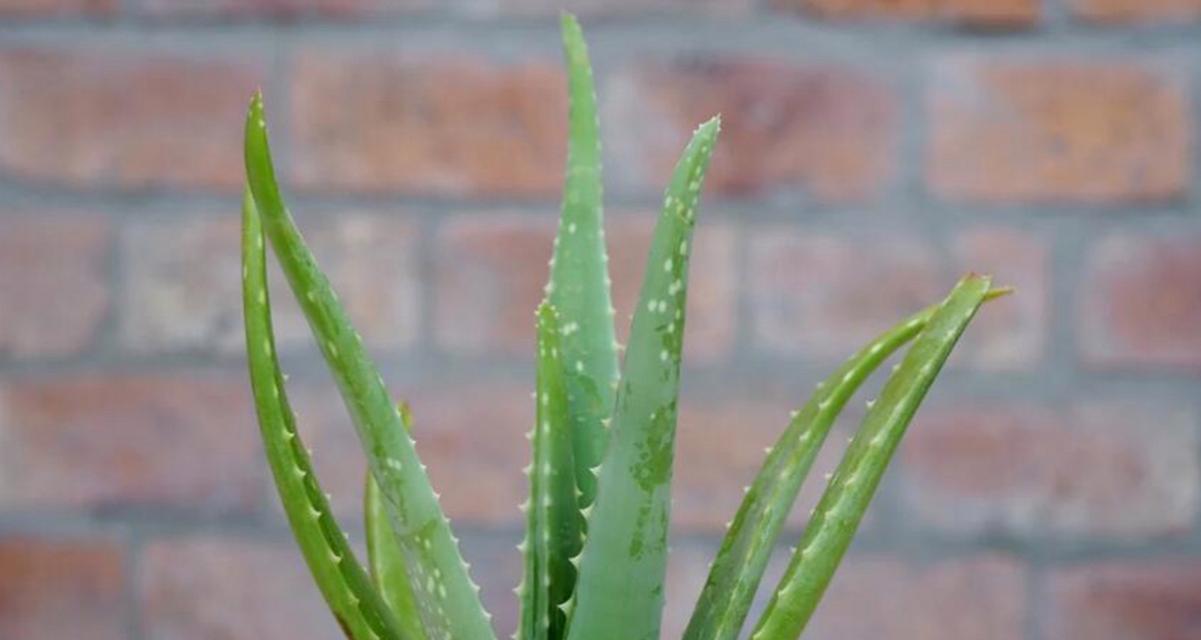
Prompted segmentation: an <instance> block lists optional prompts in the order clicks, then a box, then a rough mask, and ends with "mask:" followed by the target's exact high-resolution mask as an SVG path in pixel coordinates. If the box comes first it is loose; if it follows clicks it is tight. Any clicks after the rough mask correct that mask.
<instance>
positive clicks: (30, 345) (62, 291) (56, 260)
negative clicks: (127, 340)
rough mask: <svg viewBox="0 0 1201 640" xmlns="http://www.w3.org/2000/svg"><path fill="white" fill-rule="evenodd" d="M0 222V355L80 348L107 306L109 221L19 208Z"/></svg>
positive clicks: (41, 354) (57, 354)
mask: <svg viewBox="0 0 1201 640" xmlns="http://www.w3.org/2000/svg"><path fill="white" fill-rule="evenodd" d="M0 215H2V214H0ZM3 226H4V229H3V232H0V356H2V355H5V354H7V355H11V356H14V357H17V358H21V359H31V358H36V357H55V358H57V357H62V356H69V355H73V354H77V353H79V352H81V351H84V350H86V349H87V348H88V347H89V346H90V345H91V344H92V343H93V341H94V340H95V338H96V336H97V333H98V332H99V331H100V326H101V323H102V322H103V321H104V317H105V314H106V313H107V311H108V306H109V297H110V293H109V283H108V280H107V278H106V271H107V263H108V258H109V254H110V251H111V244H112V238H111V236H112V234H111V230H110V225H109V223H108V220H107V219H106V218H104V217H103V216H98V215H57V214H47V215H36V216H35V215H33V214H20V215H17V216H12V217H10V218H9V219H8V220H6V221H4V222H3Z"/></svg>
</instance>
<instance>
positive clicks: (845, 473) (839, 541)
mask: <svg viewBox="0 0 1201 640" xmlns="http://www.w3.org/2000/svg"><path fill="white" fill-rule="evenodd" d="M988 294H989V279H988V278H987V277H982V276H976V275H970V276H967V277H965V278H964V279H963V280H961V281H960V282H959V284H958V285H956V287H955V289H954V290H953V291H952V292H951V295H950V296H949V297H948V298H947V299H946V300H945V301H944V302H943V303H942V305H941V306H940V307H939V308H938V310H937V311H935V312H934V315H933V316H932V317H931V318H930V319H929V321H928V322H927V324H926V327H925V328H924V329H923V330H922V332H921V333H920V334H919V335H918V337H917V339H916V340H915V342H914V344H913V346H912V347H910V349H909V352H908V353H907V354H906V355H905V358H904V359H903V360H902V361H901V364H900V366H899V367H898V368H897V369H896V371H895V372H894V373H893V374H892V375H891V376H890V377H889V379H888V382H886V383H885V385H884V389H883V391H882V392H881V393H880V397H879V400H878V401H875V402H870V403H869V407H870V408H869V409H868V412H867V415H866V416H865V417H864V419H863V423H862V425H861V426H860V428H859V431H858V433H857V434H856V435H855V438H854V439H853V440H852V441H851V444H850V445H849V447H848V448H847V451H846V454H845V455H844V456H843V459H842V462H841V463H840V464H839V465H838V469H837V470H836V471H835V472H834V475H833V476H832V478H831V479H830V483H829V485H828V486H827V488H826V491H825V493H824V494H823V495H822V497H821V500H820V501H819V502H818V505H817V508H816V509H815V510H814V512H813V516H812V518H811V519H810V520H809V523H808V525H807V526H806V527H805V533H804V535H803V537H802V538H801V543H800V544H799V545H798V546H797V549H796V551H795V552H794V553H793V556H792V560H791V562H790V564H789V565H788V568H787V570H786V571H785V573H784V577H783V578H781V580H780V584H779V585H778V587H777V588H776V591H775V594H774V595H773V596H772V599H771V601H770V602H769V603H768V606H767V610H766V611H765V612H764V613H763V616H762V617H761V618H760V620H759V624H758V625H757V626H756V627H755V631H754V633H753V634H752V635H751V638H752V639H753V640H787V639H789V638H797V637H799V636H800V634H801V632H802V631H803V630H804V628H805V625H806V624H807V623H808V622H809V618H810V616H812V614H813V611H814V609H816V607H817V604H818V602H819V601H820V600H821V597H822V594H823V593H824V592H825V590H826V587H827V586H828V585H829V583H830V579H831V578H832V577H833V575H834V571H835V570H836V569H837V568H838V564H839V563H840V562H841V561H842V557H843V555H844V554H845V553H846V550H847V548H848V547H849V546H850V544H851V539H852V538H853V537H854V535H855V531H856V530H857V529H858V527H859V522H860V521H861V520H862V519H863V514H864V512H866V511H867V507H868V504H869V503H870V501H871V499H872V496H873V495H874V494H875V491H876V488H877V487H878V486H879V484H880V479H881V478H882V477H883V475H884V471H885V469H886V468H887V467H888V463H889V461H890V460H891V459H892V456H893V454H894V453H895V451H896V448H897V445H898V444H899V443H900V441H901V436H903V435H904V433H905V430H906V428H907V427H908V426H909V422H910V421H911V420H912V419H913V416H914V414H915V413H916V412H917V409H918V406H919V405H920V404H921V402H922V400H923V399H924V398H925V396H926V393H927V391H929V389H930V386H931V385H933V383H934V379H935V378H936V377H937V376H938V373H939V371H940V370H941V369H942V366H943V364H944V363H945V362H946V360H947V357H948V356H950V354H951V350H952V349H953V348H954V346H955V343H956V342H957V341H958V340H959V336H960V335H962V333H963V331H964V329H965V328H967V325H968V323H969V322H971V319H972V317H973V316H974V315H975V314H976V310H977V309H979V307H980V304H981V303H982V302H983V301H984V300H985V298H986V297H987V296H988Z"/></svg>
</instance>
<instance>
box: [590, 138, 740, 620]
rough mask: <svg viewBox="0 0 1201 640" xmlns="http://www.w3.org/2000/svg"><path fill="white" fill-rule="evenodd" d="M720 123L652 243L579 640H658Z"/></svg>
mask: <svg viewBox="0 0 1201 640" xmlns="http://www.w3.org/2000/svg"><path fill="white" fill-rule="evenodd" d="M718 129H719V120H718V118H714V119H713V120H710V121H709V122H707V123H705V124H703V125H701V126H700V128H698V129H697V131H696V133H695V134H694V135H693V138H692V141H691V142H689V144H688V146H687V148H685V149H684V154H683V157H682V158H681V159H680V162H679V164H678V165H676V169H675V173H674V175H673V177H672V181H671V185H670V186H669V187H668V188H667V193H666V196H665V198H664V204H663V212H662V214H661V215H660V216H659V221H658V224H657V225H656V228H655V233H654V236H653V238H652V240H651V250H650V258H649V259H648V262H647V266H646V275H645V277H644V279H643V282H642V293H641V296H640V298H639V302H638V309H637V310H636V311H635V313H634V321H633V325H632V327H631V330H630V344H629V348H628V350H627V351H626V357H625V363H624V367H623V375H622V378H621V383H620V385H619V387H618V391H617V398H616V401H615V406H614V411H613V425H612V431H611V433H610V441H609V445H608V451H607V453H606V456H605V461H604V465H603V466H602V468H601V472H600V476H599V478H598V485H597V496H596V503H595V504H594V505H593V511H592V515H591V516H590V518H589V520H588V538H587V540H586V541H585V543H584V551H583V557H582V559H581V563H580V574H579V578H578V582H577V585H576V601H575V609H574V611H573V612H572V617H571V620H570V622H569V624H568V636H567V637H568V638H570V639H571V640H593V639H596V640H611V639H612V638H623V639H624V640H657V639H658V637H659V624H660V618H661V615H662V608H663V601H664V593H663V581H664V577H665V573H666V569H667V527H668V518H669V511H670V501H671V496H670V493H671V469H672V458H673V456H674V450H675V427H676V400H677V395H678V392H679V376H680V355H681V349H682V347H683V344H684V340H683V334H684V307H685V300H686V291H687V288H686V287H685V284H684V283H685V280H686V279H687V275H688V258H689V253H690V247H691V240H692V230H693V227H694V225H695V214H696V206H697V201H698V199H699V198H700V191H701V184H702V182H703V180H704V176H705V171H706V169H707V168H708V164H709V157H710V154H711V153H712V151H713V144H714V142H715V140H716V138H717V133H718Z"/></svg>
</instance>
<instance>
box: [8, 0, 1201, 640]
mask: <svg viewBox="0 0 1201 640" xmlns="http://www.w3.org/2000/svg"><path fill="white" fill-rule="evenodd" d="M558 4H559V3H555V2H551V1H550V0H510V1H508V2H501V1H499V0H491V1H490V0H441V1H439V0H242V1H238V0H209V1H204V0H0V638H4V639H5V640H30V639H39V640H40V639H52V638H53V639H57V638H68V637H86V638H92V639H101V640H107V639H109V638H130V639H134V640H192V639H195V640H201V639H204V640H208V639H222V640H241V639H247V640H249V639H255V640H273V639H283V638H290V639H305V640H307V639H309V638H313V639H318V638H332V637H335V636H336V630H335V629H334V627H333V624H332V622H331V619H330V617H329V616H328V614H326V612H325V611H324V609H323V608H322V607H321V605H320V603H319V601H318V597H317V595H316V591H315V589H314V588H313V587H312V586H311V585H310V584H309V583H308V578H307V575H306V571H305V569H304V567H303V565H302V563H301V561H300V558H299V554H298V553H297V552H296V550H295V549H294V546H293V545H292V543H291V541H290V539H289V534H288V532H287V529H286V525H285V524H284V522H283V518H282V514H281V511H280V509H279V507H278V506H277V505H276V502H275V498H274V495H273V494H272V489H271V487H270V484H269V481H268V478H267V473H266V470H265V465H264V463H263V461H262V455H261V452H260V448H259V447H260V446H259V442H258V435H257V431H256V428H255V426H254V423H253V419H252V413H251V408H250V406H249V398H248V391H247V384H246V380H245V373H244V370H243V362H242V357H241V348H242V347H241V327H240V323H241V320H240V311H239V306H240V302H239V296H238V286H239V285H238V269H239V266H238V256H237V251H238V247H237V235H238V230H237V225H238V214H237V200H238V191H239V188H240V181H241V175H242V167H241V159H240V158H241V154H240V148H239V147H240V145H239V134H240V131H241V117H242V114H243V109H244V106H245V104H246V101H247V99H248V97H249V95H250V92H251V91H252V89H253V88H254V87H256V86H260V85H261V86H262V87H263V88H264V91H265V93H266V96H267V102H268V108H269V111H270V114H271V117H272V132H273V134H274V136H275V139H276V141H277V145H278V154H277V157H278V158H279V160H280V162H281V165H282V166H281V167H280V169H281V172H282V175H283V176H284V177H285V179H286V182H287V187H288V190H289V192H290V195H291V199H292V204H293V208H294V209H295V210H296V211H297V212H298V214H299V215H300V217H301V224H302V226H303V228H304V229H305V231H306V233H307V235H308V237H309V238H310V240H311V241H312V243H313V245H314V247H315V250H316V252H317V254H318V257H319V258H320V259H321V260H322V262H323V264H324V265H325V266H326V268H327V270H328V271H329V273H330V275H331V277H332V278H333V280H334V282H335V284H336V286H337V287H338V289H339V291H340V292H341V293H342V297H343V299H344V300H345V302H346V304H347V305H348V306H349V308H350V311H351V314H352V315H353V316H354V318H355V320H356V322H357V323H358V324H359V326H360V328H361V329H362V333H363V335H364V336H365V339H366V340H367V342H368V343H369V344H370V346H371V348H372V350H373V353H375V354H378V356H379V358H380V360H381V362H382V363H383V366H384V370H385V375H386V377H387V379H388V381H389V383H391V385H392V386H393V387H394V388H395V389H397V390H398V392H399V393H403V394H404V395H405V396H407V397H408V398H409V399H411V401H412V403H413V405H414V409H415V413H416V420H417V425H416V432H417V434H418V436H417V437H418V441H419V447H420V452H421V454H422V455H423V457H424V458H425V459H426V460H427V461H428V463H429V467H430V472H431V473H432V474H433V476H434V479H435V481H436V482H437V484H438V485H439V486H440V487H441V488H442V491H443V496H444V502H445V504H446V506H447V508H448V509H449V510H450V512H451V515H452V517H453V519H454V520H455V522H456V524H457V525H458V527H459V528H460V529H461V530H462V532H463V534H464V539H465V545H466V552H467V554H468V555H469V556H470V559H471V561H472V564H473V565H474V567H475V568H476V572H477V577H478V578H479V579H480V581H481V583H482V584H483V585H484V590H485V596H486V600H487V601H488V603H489V605H490V608H491V609H492V610H493V611H494V612H496V614H497V618H498V620H499V623H500V625H501V626H502V627H505V628H506V630H507V628H511V627H512V625H513V624H514V603H513V599H512V595H511V594H510V592H509V591H510V589H511V587H512V586H513V585H514V584H516V574H517V572H518V571H519V563H518V561H517V553H516V551H514V550H513V548H512V544H513V543H514V542H516V540H517V537H518V535H519V529H520V523H519V520H518V517H517V516H518V512H517V510H516V508H515V507H516V505H517V503H518V502H519V501H520V500H521V498H522V495H523V494H524V492H525V485H524V480H523V477H522V476H521V474H520V471H519V470H520V468H521V467H522V466H523V465H524V463H525V461H526V458H527V452H526V448H525V447H526V442H525V440H524V439H523V438H521V436H520V434H521V433H522V432H523V431H524V430H525V428H526V427H527V426H528V424H529V422H530V420H531V414H532V406H531V402H530V400H529V395H528V392H529V390H530V388H531V381H532V371H531V368H530V363H531V361H532V357H531V350H532V345H531V337H532V330H533V327H532V319H531V316H530V312H531V310H532V309H533V306H534V304H535V302H536V301H537V298H538V296H539V289H540V285H541V284H542V282H543V280H544V278H545V271H546V259H547V258H548V257H549V252H550V238H551V234H552V233H553V224H554V216H555V214H556V211H557V204H556V194H557V190H558V185H559V181H560V177H561V171H562V164H563V156H564V148H563V145H564V140H563V132H564V128H565V116H564V109H565V106H564V103H565V99H564V95H563V93H564V89H563V77H562V71H561V69H560V60H559V52H558V36H557V32H556V24H555V23H556V21H555V20H554V16H555V13H556V11H557V5H558ZM569 4H571V5H573V8H574V9H576V10H578V11H579V12H581V13H582V14H583V15H584V17H585V25H586V27H587V28H588V34H589V36H590V40H591V42H592V45H593V52H594V56H595V58H596V64H597V78H598V83H599V89H600V101H601V108H602V125H603V128H604V136H605V150H606V155H607V158H606V159H607V168H606V170H607V173H606V179H607V187H608V188H607V193H606V196H607V198H608V211H609V228H610V234H609V238H610V243H611V245H612V247H611V252H612V254H613V261H612V263H611V264H612V266H613V270H614V273H613V280H614V287H615V295H616V298H617V306H618V307H619V316H618V317H619V318H621V319H624V318H625V317H626V314H627V313H628V312H629V310H630V307H631V305H632V300H633V297H634V296H635V294H636V286H637V279H638V277H639V274H640V272H641V263H640V261H641V260H642V256H643V252H644V250H645V249H646V245H647V242H648V234H649V224H650V220H651V218H650V216H651V212H652V211H653V210H654V207H655V205H656V195H657V194H658V193H659V191H660V189H661V187H662V185H663V184H664V181H665V178H666V175H667V172H668V169H669V167H670V164H671V162H672V161H673V159H674V156H675V154H676V153H677V151H678V149H679V148H680V146H681V144H682V142H683V140H684V137H685V136H686V134H687V132H688V131H689V130H690V129H691V128H692V127H693V125H694V124H695V123H697V122H698V121H700V120H701V119H702V118H704V117H706V116H708V115H710V114H712V113H714V112H718V111H720V112H722V113H723V114H724V116H725V123H726V130H725V132H724V133H723V136H722V139H721V142H720V145H719V148H718V151H717V155H716V157H715V159H714V163H713V171H712V176H711V179H710V182H709V188H708V190H707V194H706V197H705V205H704V207H703V221H702V223H701V226H700V230H699V237H698V239H697V253H696V260H694V264H695V266H694V269H693V288H692V295H691V300H690V304H691V305H692V307H691V309H692V310H691V316H690V320H689V325H688V331H689V336H688V343H687V351H688V356H689V357H688V359H687V362H688V368H687V371H686V374H685V382H684V385H685V391H684V403H683V411H682V416H681V422H680V441H679V455H678V460H679V462H678V471H677V483H676V484H677V486H676V501H675V511H674V514H673V515H674V516H675V520H676V528H675V534H676V541H675V544H674V557H673V560H672V567H671V585H670V590H669V596H670V598H669V599H670V600H671V606H670V610H669V613H668V618H669V628H670V630H671V635H667V636H666V637H675V636H676V635H678V631H679V629H680V628H681V627H682V624H683V622H684V620H685V619H686V615H687V611H688V609H689V607H690V605H691V602H692V600H693V599H694V598H695V595H696V592H697V589H698V587H699V583H700V582H701V581H702V580H703V578H704V574H705V565H706V562H707V560H708V558H709V555H710V553H711V552H712V549H713V547H714V545H715V543H716V542H717V541H718V540H719V539H720V534H721V531H722V524H723V523H724V521H725V520H727V519H728V518H729V516H730V514H731V513H732V512H733V509H734V508H735V506H736V504H737V502H738V500H739V499H740V497H741V487H742V486H743V485H744V484H746V483H747V482H748V480H749V479H750V478H751V476H752V474H753V473H754V471H755V469H756V467H757V465H758V463H759V461H760V455H761V450H762V447H763V446H764V445H766V444H768V443H770V442H771V441H772V440H773V438H774V437H775V435H776V434H777V433H778V432H779V430H780V429H781V428H782V427H783V425H784V423H785V421H786V418H787V415H788V411H789V410H790V409H791V408H793V407H796V406H797V405H798V404H799V403H800V402H801V401H802V400H803V397H804V394H805V393H806V392H807V390H809V389H810V388H811V387H812V384H813V383H814V381H815V379H816V377H817V376H818V375H819V374H820V373H821V372H823V371H827V370H829V369H830V368H831V367H832V366H834V365H835V364H836V363H837V362H838V360H839V359H840V358H841V357H843V356H844V355H846V354H847V353H849V351H850V350H852V349H853V348H854V347H856V346H857V345H858V344H859V343H861V342H862V341H863V340H865V339H866V338H867V337H868V336H870V335H872V334H873V333H874V332H876V331H878V330H880V329H881V328H882V327H884V326H887V325H888V324H889V323H890V322H891V321H893V320H895V319H898V318H899V317H901V316H902V315H903V314H905V313H907V312H910V311H913V310H915V309H917V308H919V307H920V306H922V305H923V304H925V303H927V302H929V301H931V300H934V299H936V298H937V297H938V296H939V295H940V294H941V293H942V292H943V291H945V290H946V289H947V288H948V287H949V286H950V285H951V284H952V282H953V281H954V278H955V276H956V274H958V273H959V272H962V271H964V270H967V269H977V270H982V271H990V272H993V273H994V274H995V275H996V276H997V277H998V279H999V280H1000V281H1002V282H1006V283H1012V284H1015V285H1017V286H1018V288H1019V290H1020V292H1019V295H1017V296H1015V297H1011V298H1009V299H1007V300H1005V301H1002V302H997V303H995V304H992V305H990V306H989V308H988V309H987V310H986V311H985V312H984V313H983V314H982V316H981V317H980V320H979V321H978V322H977V323H976V325H975V326H973V328H972V329H971V330H970V332H969V335H968V336H967V337H966V338H965V340H964V342H963V344H962V346H961V350H960V353H959V354H958V355H957V356H956V357H955V359H954V361H953V364H952V366H951V368H950V371H949V372H948V374H947V375H945V376H944V378H943V379H942V380H940V381H939V383H938V385H937V386H936V389H935V391H934V393H933V394H932V396H931V397H930V399H929V401H928V404H927V406H926V407H925V408H924V409H923V411H922V412H921V414H920V416H919V418H918V420H917V423H916V424H915V425H914V428H913V430H912V433H911V435H910V437H909V438H908V440H907V441H906V443H905V444H904V446H903V448H902V451H901V453H900V455H899V457H898V460H897V464H896V465H895V467H894V468H893V470H892V471H891V472H890V474H889V477H888V480H887V482H886V483H885V486H884V488H883V489H882V492H881V494H880V496H879V498H878V499H877V501H876V503H875V505H874V507H873V509H872V511H871V514H870V516H869V518H868V520H867V522H866V524H865V527H864V530H863V532H862V535H861V537H860V539H859V541H858V543H857V544H856V547H855V549H854V551H853V553H852V555H851V557H850V558H849V560H848V562H847V564H846V565H845V567H844V569H843V571H842V573H841V574H840V576H839V578H838V579H837V580H836V582H835V584H834V585H833V587H832V588H831V591H830V594H829V597H828V598H827V600H826V602H825V604H824V606H823V608H822V609H821V611H820V614H819V616H818V618H817V619H816V620H815V622H814V626H813V630H812V633H811V634H810V635H811V637H813V638H817V639H835V638H837V639H840V640H860V639H866V638H873V639H874V638H890V639H895V640H918V639H921V640H1009V639H1021V640H1055V639H1060V638H1062V639H1064V640H1085V639H1087V640H1130V639H1139V640H1183V639H1185V638H1197V637H1201V596H1199V595H1198V594H1201V526H1199V523H1201V520H1199V518H1201V514H1199V510H1201V393H1198V390H1199V388H1201V386H1199V383H1201V375H1199V374H1201V217H1199V216H1201V213H1199V211H1198V208H1197V207H1198V203H1199V202H1201V201H1199V200H1198V197H1199V195H1201V194H1198V192H1197V191H1198V190H1197V187H1196V185H1197V183H1198V178H1199V177H1201V168H1199V166H1198V162H1197V160H1196V158H1195V149H1196V144H1195V143H1196V139H1197V135H1198V134H1197V124H1198V122H1199V119H1198V118H1199V116H1201V89H1199V87H1198V83H1199V77H1201V76H1199V74H1201V46H1199V45H1198V44H1197V43H1198V41H1199V40H1198V38H1199V37H1201V2H1198V1H1196V0H903V1H884V0H609V1H601V0H579V1H576V2H572V3H569ZM286 298H287V296H277V298H276V299H277V300H281V301H284V300H286ZM281 304H282V305H283V306H284V309H282V310H281V311H280V312H279V313H278V317H277V321H278V324H279V335H280V341H281V344H280V347H281V351H282V353H283V354H284V359H285V364H286V368H287V369H288V370H289V372H290V373H292V374H293V375H292V380H293V386H294V387H295V395H296V396H297V397H298V399H299V400H298V404H299V413H300V415H301V420H302V423H303V428H304V429H305V430H306V432H307V434H308V437H309V439H310V440H311V441H312V444H313V447H314V449H315V451H316V463H317V465H318V467H319V470H320V472H321V474H322V477H323V478H324V480H325V482H326V484H327V485H328V486H329V488H330V489H331V490H332V492H333V494H334V500H335V504H336V505H337V508H338V510H339V512H340V513H341V514H342V515H343V516H344V517H345V518H346V519H348V520H347V521H348V522H350V523H353V524H354V526H353V528H354V530H355V532H356V536H355V537H356V539H357V538H358V537H360V536H358V533H359V532H360V531H361V528H360V527H359V526H358V524H357V522H358V520H357V511H358V508H357V504H358V500H359V484H360V481H361V478H362V462H361V460H360V459H359V452H358V448H357V444H356V442H355V441H354V439H353V436H352V433H351V429H350V428H349V425H348V424H347V420H346V417H345V415H344V413H343V411H342V409H341V407H340V406H339V404H338V401H337V398H336V394H335V393H334V392H333V390H332V388H331V385H330V383H329V380H328V378H327V377H326V375H325V373H324V372H323V370H322V368H321V366H320V364H319V362H318V357H317V355H316V353H315V351H314V350H313V349H312V347H311V344H310V342H309V338H308V336H307V330H306V329H305V327H304V325H303V321H302V319H301V318H300V316H299V314H298V312H297V310H296V308H295V307H294V306H292V305H290V304H287V303H286V302H281ZM850 413H851V415H850V416H848V419H847V420H846V421H844V424H842V425H841V426H840V427H838V428H839V429H840V432H841V433H842V434H843V435H846V433H849V430H850V429H851V428H852V427H853V426H854V424H855V423H854V420H855V418H857V417H858V415H860V414H861V413H862V411H861V410H858V409H857V410H852V411H850ZM834 441H841V439H840V438H837V439H832V442H834ZM835 453H836V452H830V454H829V455H825V456H823V458H822V461H821V464H822V465H823V466H824V467H825V468H828V467H829V466H830V465H832V464H834V463H835V462H836V460H837V458H836V455H835ZM823 470H824V469H819V470H818V474H819V475H817V476H816V477H818V478H820V472H821V471H823ZM817 494H818V488H817V487H809V488H807V489H806V490H805V491H804V492H803V498H802V501H801V502H802V504H801V505H799V506H798V508H797V509H796V511H797V513H798V514H803V513H805V512H806V511H808V506H807V505H808V504H810V503H812V502H813V501H814V500H815V498H816V496H817ZM801 522H802V520H801V519H800V518H794V520H793V525H792V527H793V528H792V531H791V533H789V534H788V535H786V536H785V541H784V542H785V544H784V545H783V547H786V546H787V543H789V542H790V541H791V540H795V539H796V535H797V534H796V530H797V527H799V525H800V523H801ZM778 570H779V563H777V566H776V572H777V573H778ZM774 575H775V574H773V576H772V577H769V581H768V582H767V584H768V585H769V586H770V585H771V584H774Z"/></svg>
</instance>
